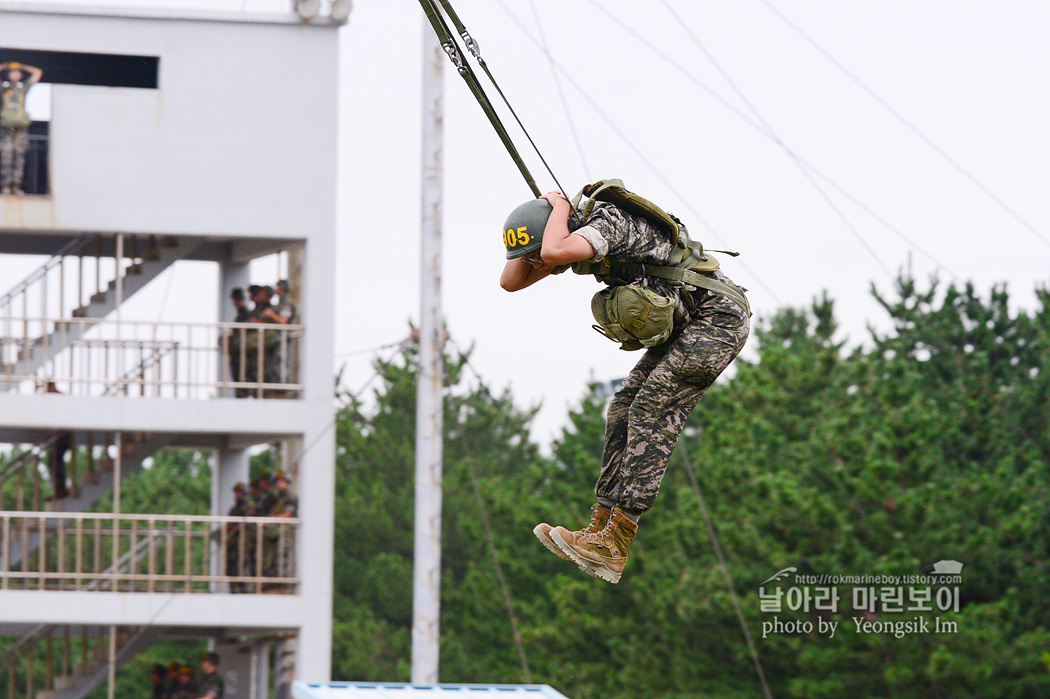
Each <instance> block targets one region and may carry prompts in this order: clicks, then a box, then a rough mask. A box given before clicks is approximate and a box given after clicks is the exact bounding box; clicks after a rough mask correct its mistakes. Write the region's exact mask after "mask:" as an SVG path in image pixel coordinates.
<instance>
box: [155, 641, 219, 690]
mask: <svg viewBox="0 0 1050 699" xmlns="http://www.w3.org/2000/svg"><path fill="white" fill-rule="evenodd" d="M218 670H219V655H218V654H217V653H212V652H208V653H205V654H204V655H203V657H201V678H200V680H196V679H195V678H194V676H193V666H192V665H187V664H186V663H181V662H174V663H169V664H168V667H167V668H165V667H164V666H163V665H154V666H153V667H152V668H150V683H151V684H152V685H153V699H222V695H223V692H224V691H225V687H224V685H223V681H222V677H220V676H219V672H218Z"/></svg>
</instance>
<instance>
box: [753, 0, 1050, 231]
mask: <svg viewBox="0 0 1050 699" xmlns="http://www.w3.org/2000/svg"><path fill="white" fill-rule="evenodd" d="M759 1H760V2H761V3H762V4H763V5H765V6H766V7H767V8H769V11H770V12H772V13H773V14H774V15H776V16H777V18H779V19H780V20H781V21H782V22H784V23H785V24H786V25H788V26H789V27H790V28H791V29H792V30H793V31H794V32H795V33H797V34H798V35H799V36H801V37H802V38H803V39H804V40H805V41H806V43H808V44H809V45H810V46H812V47H813V48H814V49H815V50H816V51H817V52H818V53H820V54H821V55H822V56H824V58H826V59H827V60H828V61H830V62H831V64H832V65H833V66H835V67H836V68H838V69H839V70H840V71H842V73H843V74H845V75H846V77H848V78H849V79H850V80H852V81H853V83H854V84H856V85H857V86H858V87H859V88H860V89H861V90H863V91H864V92H865V93H867V95H868V96H869V97H871V98H872V99H873V100H875V102H877V103H878V104H879V106H881V107H882V108H883V109H885V110H886V111H887V112H889V113H890V114H891V115H893V117H894V118H896V119H897V120H898V121H899V122H901V123H902V124H903V125H904V126H905V128H907V129H908V130H909V131H911V132H912V133H913V134H915V136H916V137H918V139H919V140H920V141H922V142H923V143H925V144H926V145H927V146H929V147H930V149H932V150H933V152H935V153H936V154H937V155H939V156H940V157H941V158H943V159H944V160H945V162H947V163H948V164H949V165H951V166H952V167H953V168H955V170H956V171H957V172H959V173H960V174H961V175H963V177H965V178H966V179H968V180H970V182H971V183H973V184H974V185H975V186H976V187H977V188H978V189H980V190H981V191H982V192H984V194H985V195H987V196H988V197H989V198H990V199H991V200H992V201H994V202H995V203H996V204H997V205H998V206H999V207H1000V208H1001V209H1003V211H1005V212H1006V213H1007V214H1009V215H1010V216H1011V217H1012V218H1013V219H1014V220H1015V221H1017V222H1018V223H1020V224H1021V225H1022V226H1023V227H1024V228H1026V229H1027V230H1028V231H1029V232H1030V233H1031V234H1032V235H1034V236H1035V237H1036V238H1038V239H1039V240H1040V241H1041V242H1042V243H1043V244H1044V245H1046V246H1047V247H1050V239H1047V237H1046V236H1044V235H1043V234H1042V233H1041V232H1040V231H1039V230H1038V229H1037V228H1036V227H1035V226H1033V225H1032V224H1031V223H1029V222H1028V221H1027V220H1026V219H1025V218H1024V217H1023V216H1021V214H1019V213H1018V212H1017V211H1016V210H1015V209H1014V208H1012V207H1011V206H1010V205H1009V204H1007V203H1006V202H1005V201H1004V200H1003V199H1002V198H1001V197H999V196H998V195H997V194H996V193H995V192H993V191H992V190H991V189H990V188H989V187H987V186H986V185H985V184H984V183H983V182H981V181H980V180H978V179H977V177H976V176H975V175H973V173H971V172H970V171H969V170H967V169H966V168H965V167H963V166H962V164H961V163H959V161H957V160H955V158H953V157H952V156H951V155H949V154H948V152H947V151H945V150H944V149H943V148H941V147H940V146H939V145H937V143H935V142H934V141H933V139H931V138H930V137H929V136H927V135H926V134H925V133H923V132H922V131H920V130H919V128H918V127H917V126H915V125H914V124H912V123H911V122H910V121H908V119H907V118H905V116H904V115H903V114H901V113H900V112H898V111H897V110H896V109H894V108H893V106H892V105H890V103H889V102H887V101H886V100H885V99H883V98H882V96H881V95H879V94H878V93H877V92H875V91H874V90H873V89H871V88H870V87H868V85H867V84H866V83H865V82H864V81H863V80H861V79H860V78H859V77H857V76H856V75H855V74H854V73H853V72H852V71H851V70H850V69H849V68H847V67H846V66H845V65H843V64H842V62H841V61H839V60H838V59H837V58H835V57H834V56H832V55H831V53H829V52H828V51H827V50H826V49H825V48H824V47H823V46H821V45H820V44H818V43H817V42H816V40H814V39H813V38H812V37H811V36H809V35H808V34H806V32H804V31H803V30H802V28H801V27H799V26H798V25H797V24H795V23H794V22H792V21H791V20H790V19H788V17H787V16H786V15H785V14H784V13H783V12H781V11H780V10H778V9H777V8H775V7H773V5H771V4H770V3H769V0H759Z"/></svg>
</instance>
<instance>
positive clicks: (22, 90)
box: [0, 80, 30, 192]
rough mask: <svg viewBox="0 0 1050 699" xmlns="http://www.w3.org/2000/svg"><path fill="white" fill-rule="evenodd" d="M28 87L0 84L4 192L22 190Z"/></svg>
mask: <svg viewBox="0 0 1050 699" xmlns="http://www.w3.org/2000/svg"><path fill="white" fill-rule="evenodd" d="M29 87H30V84H27V83H25V82H21V81H19V82H15V83H13V82H8V81H7V80H4V82H2V83H0V115H2V119H3V122H4V123H3V126H2V128H0V187H3V189H4V190H5V191H7V190H9V189H12V188H13V189H14V190H15V191H19V192H20V191H21V189H22V178H23V176H24V175H25V169H26V152H27V151H28V150H29V115H28V114H26V111H25V104H26V93H27V92H28V91H29Z"/></svg>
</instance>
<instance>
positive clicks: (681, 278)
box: [573, 258, 751, 316]
mask: <svg viewBox="0 0 1050 699" xmlns="http://www.w3.org/2000/svg"><path fill="white" fill-rule="evenodd" d="M606 261H608V262H607V265H608V267H607V269H608V271H614V272H621V271H623V272H627V273H628V274H633V275H638V276H644V277H657V278H658V279H666V280H668V281H670V282H675V283H677V284H680V285H682V287H683V288H684V289H685V290H687V291H694V290H695V289H696V288H697V287H700V288H702V289H706V290H708V291H710V292H712V293H715V294H720V295H722V296H725V297H727V298H730V299H732V300H733V301H735V302H736V303H737V305H738V306H740V307H741V308H742V309H744V310H745V311H747V314H748V315H749V316H750V315H751V304H749V303H748V302H747V296H745V295H744V294H743V292H741V291H740V290H739V289H737V288H736V287H733V286H730V285H729V284H726V283H724V282H720V281H718V280H717V279H712V278H711V277H708V276H707V275H704V274H700V273H699V272H694V271H693V270H691V269H685V268H682V267H665V266H663V265H642V264H637V263H635V262H626V261H623V260H608V258H606V259H605V260H602V262H606ZM599 264H601V263H599ZM573 271H576V269H575V267H574V268H573ZM580 273H583V274H587V273H590V274H594V272H593V271H590V272H583V271H582V270H581V271H580Z"/></svg>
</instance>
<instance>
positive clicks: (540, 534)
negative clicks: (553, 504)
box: [532, 524, 572, 561]
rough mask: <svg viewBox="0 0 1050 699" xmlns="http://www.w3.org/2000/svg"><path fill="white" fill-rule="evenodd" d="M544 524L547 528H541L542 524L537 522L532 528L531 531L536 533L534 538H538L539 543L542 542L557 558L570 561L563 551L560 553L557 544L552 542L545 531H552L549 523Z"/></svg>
mask: <svg viewBox="0 0 1050 699" xmlns="http://www.w3.org/2000/svg"><path fill="white" fill-rule="evenodd" d="M546 526H547V529H544V528H543V527H544V525H543V524H537V525H536V526H535V527H534V528H533V530H532V533H533V534H535V535H536V538H537V539H539V540H540V543H541V544H543V545H544V546H546V547H547V550H548V551H550V552H551V553H553V554H554V555H555V556H557V557H558V558H560V559H562V560H563V561H571V560H572V559H571V558H569V557H568V556H566V555H565V554H564V553H562V550H561V549H560V548H558V545H557V544H556V543H554V542H553V541H551V538H550V537H549V536H548V535H547V532H550V531H552V530H553V527H551V526H550V525H549V524H548V525H546Z"/></svg>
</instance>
